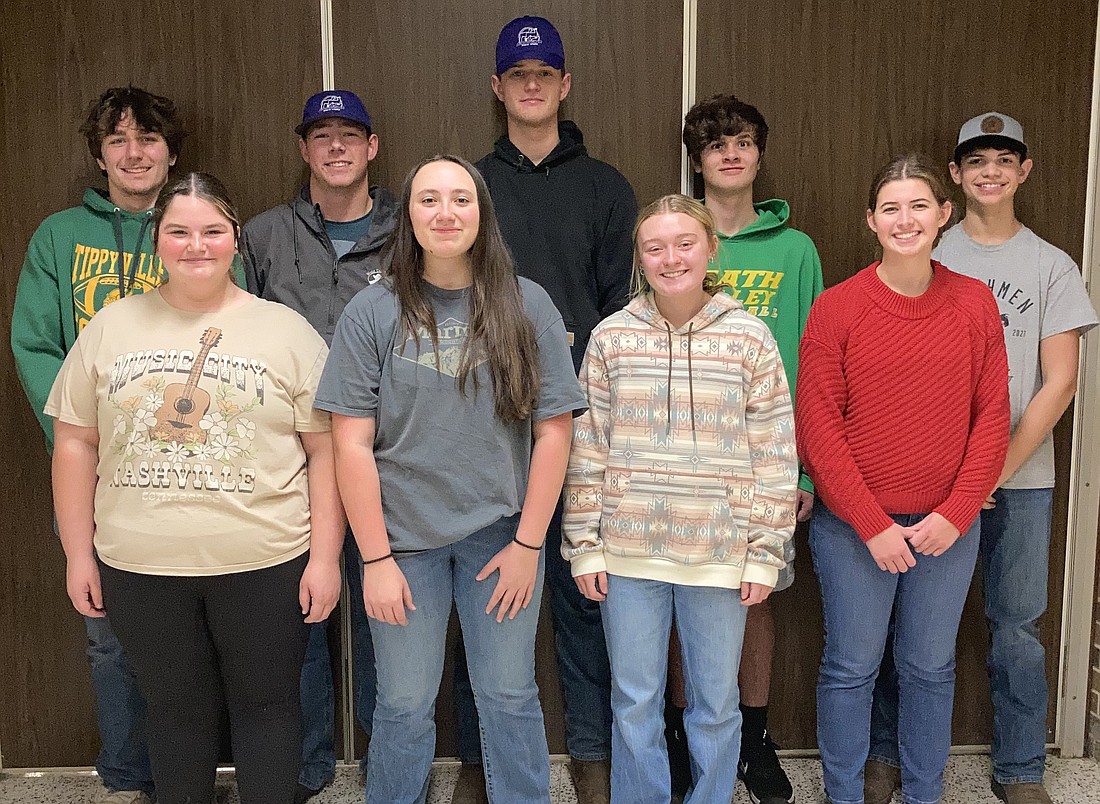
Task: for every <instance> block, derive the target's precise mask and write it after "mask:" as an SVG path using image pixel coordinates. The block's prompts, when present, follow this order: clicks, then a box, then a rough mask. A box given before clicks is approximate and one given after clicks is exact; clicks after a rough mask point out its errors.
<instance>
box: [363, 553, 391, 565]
mask: <svg viewBox="0 0 1100 804" xmlns="http://www.w3.org/2000/svg"><path fill="white" fill-rule="evenodd" d="M387 558H393V553H386V554H385V555H384V556H378V558H372V559H371V560H370V561H364V562H363V566H364V567H365V566H367V564H377V563H378V562H379V561H385V560H386V559H387Z"/></svg>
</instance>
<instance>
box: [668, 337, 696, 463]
mask: <svg viewBox="0 0 1100 804" xmlns="http://www.w3.org/2000/svg"><path fill="white" fill-rule="evenodd" d="M693 326H694V324H688V331H687V341H688V404H689V406H690V408H691V441H692V443H696V434H695V382H694V380H693V379H692V373H693V372H692V369H691V332H692V327H693ZM665 331H666V332H667V333H668V384H667V386H666V388H665V394H666V395H665V405H666V410H667V416H666V421H665V424H666V425H667V432H668V433H671V432H672V359H673V354H672V327H670V326H669V324H668V322H667V321H666V322H665Z"/></svg>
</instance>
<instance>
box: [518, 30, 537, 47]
mask: <svg viewBox="0 0 1100 804" xmlns="http://www.w3.org/2000/svg"><path fill="white" fill-rule="evenodd" d="M541 44H542V37H541V36H539V29H538V28H536V27H535V26H533V25H528V26H527V27H526V28H520V29H519V38H518V39H517V40H516V47H531V46H532V45H541Z"/></svg>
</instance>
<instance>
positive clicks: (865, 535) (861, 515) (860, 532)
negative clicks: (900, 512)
mask: <svg viewBox="0 0 1100 804" xmlns="http://www.w3.org/2000/svg"><path fill="white" fill-rule="evenodd" d="M841 518H842V519H844V518H845V517H843V516H842V517H841ZM847 522H848V524H849V525H851V526H852V528H853V529H854V530H855V532H856V535H857V536H859V538H860V539H862V540H863V541H865V542H866V541H868V540H869V539H871V538H873V537H875V536H878V535H879V534H880V533H882V532H883V531H884V530H886V529H887V528H888V527H890V526H891V525H893V524H894V520H893V519H891V518H890V515H889V514H887V513H886V512H885V511H884V510H882V507H881V506H880V505H878V504H875V505H874V506H868V507H866V508H862V509H858V510H853V511H852V512H851V516H850V518H848V519H847Z"/></svg>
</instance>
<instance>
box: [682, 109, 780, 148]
mask: <svg viewBox="0 0 1100 804" xmlns="http://www.w3.org/2000/svg"><path fill="white" fill-rule="evenodd" d="M746 132H747V133H748V135H749V136H750V137H752V141H753V142H755V143H756V147H757V148H759V149H760V153H761V154H763V153H764V150H765V149H766V148H767V145H768V124H767V122H765V120H764V115H762V114H760V112H759V110H757V108H756V107H755V106H752V105H751V104H748V103H745V102H744V101H741V100H738V99H737V96H736V95H714V96H712V97H709V98H707V99H706V100H701V101H699V102H698V103H696V104H695V105H694V106H692V107H691V110H690V111H689V112H688V113H687V115H686V116H685V117H684V145H685V146H686V147H687V152H688V156H689V157H691V161H692V163H693V164H695V165H698V164H699V158H700V157H701V156H702V154H703V149H704V148H706V147H707V146H708V145H710V144H711V143H712V142H715V141H716V140H718V139H720V138H722V137H736V136H737V135H738V134H744V133H746Z"/></svg>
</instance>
